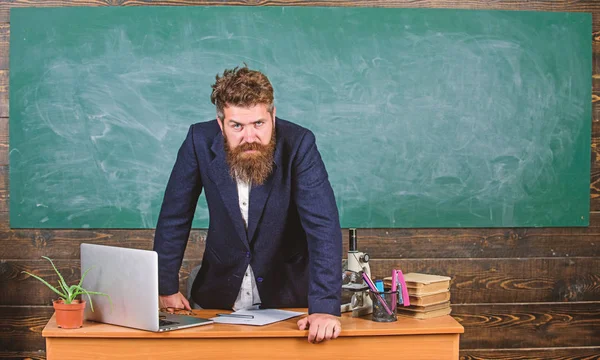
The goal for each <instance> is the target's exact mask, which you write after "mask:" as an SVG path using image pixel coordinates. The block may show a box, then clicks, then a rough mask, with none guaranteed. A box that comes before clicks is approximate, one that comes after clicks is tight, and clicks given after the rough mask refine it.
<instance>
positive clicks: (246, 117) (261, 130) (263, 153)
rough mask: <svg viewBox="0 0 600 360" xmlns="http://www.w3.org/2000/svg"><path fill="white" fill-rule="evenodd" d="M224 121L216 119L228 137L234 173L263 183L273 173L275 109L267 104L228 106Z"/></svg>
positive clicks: (249, 180) (226, 137)
mask: <svg viewBox="0 0 600 360" xmlns="http://www.w3.org/2000/svg"><path fill="white" fill-rule="evenodd" d="M223 113H224V118H223V121H222V122H221V121H217V122H218V123H219V126H220V127H221V131H222V132H223V137H224V138H225V152H226V154H227V163H228V164H229V167H230V171H231V175H232V176H233V177H235V178H238V179H241V180H243V181H247V182H252V183H253V184H257V185H260V184H262V183H264V181H265V180H266V179H267V177H268V176H269V175H270V174H271V171H272V167H273V153H274V151H275V109H273V114H270V113H269V111H268V107H267V106H266V105H262V104H261V105H256V106H253V107H250V108H245V107H237V106H228V107H225V108H224V109H223Z"/></svg>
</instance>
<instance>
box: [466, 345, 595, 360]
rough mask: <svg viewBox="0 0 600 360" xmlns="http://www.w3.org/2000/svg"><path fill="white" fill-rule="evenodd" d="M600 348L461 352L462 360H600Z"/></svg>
mask: <svg viewBox="0 0 600 360" xmlns="http://www.w3.org/2000/svg"><path fill="white" fill-rule="evenodd" d="M599 359H600V347H584V348H576V347H573V348H540V349H520V350H512V349H508V350H507V349H492V350H461V351H460V360H599Z"/></svg>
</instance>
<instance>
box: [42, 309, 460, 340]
mask: <svg viewBox="0 0 600 360" xmlns="http://www.w3.org/2000/svg"><path fill="white" fill-rule="evenodd" d="M290 310H294V311H303V312H306V311H307V309H290ZM218 312H219V313H222V312H224V311H223V310H205V309H202V310H194V316H198V317H202V318H211V317H214V316H215V314H216V313H218ZM301 318H302V317H295V318H292V319H288V320H284V321H280V322H276V323H273V324H269V325H264V326H249V325H229V324H210V325H203V326H197V327H193V328H188V329H181V330H175V331H167V332H160V333H154V332H150V331H144V330H138V329H131V328H126V327H122V326H115V325H109V324H102V323H96V322H91V321H85V322H84V324H83V327H81V328H79V329H61V328H59V327H57V326H56V319H55V315H52V317H51V318H50V320H49V321H48V324H46V326H45V327H44V330H43V331H42V335H43V336H44V337H46V338H49V337H50V338H52V337H88V338H98V337H101V338H112V337H121V338H153V337H167V338H253V337H264V338H268V337H306V336H308V331H307V330H298V326H297V325H296V322H297V321H298V320H299V319H301ZM340 320H341V323H342V333H341V334H340V336H381V335H425V334H462V333H463V332H464V328H463V327H462V325H460V324H459V323H458V322H457V321H456V320H454V319H453V318H452V317H451V316H449V315H447V316H442V317H437V318H432V319H426V320H418V319H409V318H403V317H398V321H395V322H391V323H378V322H374V321H371V316H370V315H368V316H365V317H361V318H353V317H351V316H350V313H343V314H342V317H341V319H340Z"/></svg>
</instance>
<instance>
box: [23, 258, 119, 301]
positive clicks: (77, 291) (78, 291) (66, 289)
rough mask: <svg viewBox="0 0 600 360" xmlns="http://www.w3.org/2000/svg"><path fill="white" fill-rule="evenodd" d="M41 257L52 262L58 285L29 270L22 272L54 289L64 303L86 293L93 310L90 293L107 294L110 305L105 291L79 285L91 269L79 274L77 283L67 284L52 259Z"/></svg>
mask: <svg viewBox="0 0 600 360" xmlns="http://www.w3.org/2000/svg"><path fill="white" fill-rule="evenodd" d="M42 258H44V259H46V260H48V261H50V264H52V267H53V268H54V271H55V272H56V274H57V275H58V279H59V281H58V287H54V286H52V285H50V284H49V283H48V282H47V281H46V280H44V279H42V278H41V277H39V276H37V275H34V274H32V273H30V272H27V271H23V273H25V274H27V275H29V276H32V277H34V278H36V279H38V280H39V281H41V282H42V283H44V285H46V286H47V287H49V288H50V290H52V291H54V292H55V293H57V294H58V296H60V298H61V299H63V301H64V303H65V304H71V303H72V302H73V300H75V298H77V296H79V295H83V294H85V295H87V297H88V300H89V301H90V308H91V310H92V311H94V305H93V303H92V298H91V296H90V295H102V296H107V297H108V301H110V303H111V306H112V300H111V298H110V295H108V294H105V293H101V292H97V291H89V290H86V289H84V288H82V287H81V284H82V283H83V279H85V276H86V275H87V273H88V271H90V270H91V268H90V269H87V270H86V271H85V272H84V273H83V275H82V276H81V280H79V284H77V285H71V286H69V285H68V284H67V282H66V281H65V279H64V278H63V276H62V275H61V273H60V272H59V271H58V269H57V268H56V266H54V262H52V259H50V258H49V257H46V256H42Z"/></svg>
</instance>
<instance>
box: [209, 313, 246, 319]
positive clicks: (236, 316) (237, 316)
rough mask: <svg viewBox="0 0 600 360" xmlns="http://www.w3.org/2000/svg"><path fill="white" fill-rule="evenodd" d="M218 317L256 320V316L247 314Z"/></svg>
mask: <svg viewBox="0 0 600 360" xmlns="http://www.w3.org/2000/svg"><path fill="white" fill-rule="evenodd" d="M217 316H221V317H235V318H242V319H254V315H246V314H217Z"/></svg>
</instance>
